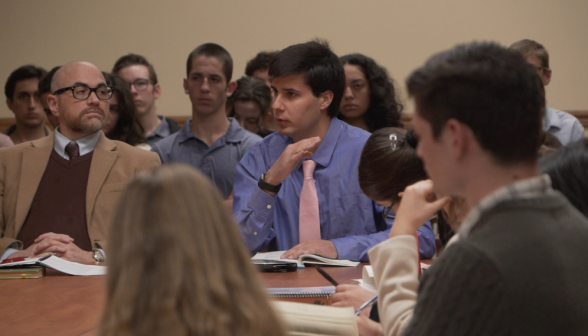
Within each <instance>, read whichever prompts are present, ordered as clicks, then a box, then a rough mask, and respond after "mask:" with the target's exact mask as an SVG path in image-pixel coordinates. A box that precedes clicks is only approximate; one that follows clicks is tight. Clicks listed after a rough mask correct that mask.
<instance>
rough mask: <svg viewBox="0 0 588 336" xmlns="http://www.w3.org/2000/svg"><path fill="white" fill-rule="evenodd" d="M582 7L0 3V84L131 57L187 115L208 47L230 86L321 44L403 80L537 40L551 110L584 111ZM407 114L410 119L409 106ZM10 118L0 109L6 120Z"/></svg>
mask: <svg viewBox="0 0 588 336" xmlns="http://www.w3.org/2000/svg"><path fill="white" fill-rule="evenodd" d="M586 13H588V1H586V0H563V1H553V0H494V1H474V0H470V1H466V0H429V1H424V0H412V1H409V0H403V1H400V0H396V1H393V0H389V1H348V0H297V1H285V0H249V1H198V0H192V1H181V0H168V1H158V0H143V1H138V0H135V1H130V0H116V1H114V0H103V1H66V0H1V1H0V55H1V56H0V57H1V62H0V80H1V81H2V83H4V81H5V80H6V78H7V77H8V75H9V73H10V72H11V71H12V70H14V69H15V68H17V67H18V66H21V65H24V64H27V63H33V64H36V65H40V66H42V67H45V68H46V69H50V68H51V67H53V66H55V65H58V64H63V63H65V62H68V61H72V60H86V61H90V62H93V63H94V64H96V65H97V66H98V67H100V68H101V69H102V70H110V69H111V67H112V64H113V63H114V61H115V60H116V59H117V58H118V57H119V56H121V55H123V54H126V53H128V52H135V53H139V54H142V55H144V56H146V57H147V58H148V59H149V60H150V61H151V62H152V63H153V64H154V66H155V69H156V71H157V73H158V76H159V79H160V83H161V87H162V90H163V93H162V97H161V99H160V100H159V101H158V103H157V105H158V109H159V113H160V114H164V115H189V114H190V104H189V100H188V98H187V97H186V95H185V94H184V92H183V89H182V79H183V78H184V77H185V60H186V57H187V55H188V53H189V52H190V51H191V50H192V49H193V48H194V47H196V46H197V45H199V44H201V43H204V42H216V43H219V44H221V45H222V46H224V47H225V48H227V50H229V52H230V53H231V54H232V56H233V58H234V62H235V70H234V73H233V77H234V78H238V77H240V76H241V75H242V74H243V72H244V67H245V63H246V62H247V60H248V59H249V58H251V57H252V56H254V55H255V53H256V52H258V51H260V50H268V49H281V48H284V47H286V46H288V45H290V44H294V43H299V42H304V41H307V40H309V39H311V38H314V37H322V38H326V39H328V40H329V41H330V42H331V46H332V48H333V50H334V51H335V52H336V53H337V54H339V55H343V54H346V53H350V52H362V53H364V54H366V55H369V56H372V57H373V58H375V59H376V60H377V61H378V62H380V63H381V64H382V65H384V66H386V67H387V68H388V70H389V71H390V73H391V75H392V76H393V77H394V78H395V79H396V80H397V81H398V82H399V83H400V84H401V88H402V89H404V79H405V78H406V77H407V76H408V74H409V73H410V71H411V70H413V69H414V68H415V67H417V66H419V65H421V64H422V63H423V62H424V61H425V59H426V58H427V57H428V56H430V55H431V54H432V53H434V52H437V51H440V50H443V49H447V48H449V47H451V46H453V45H455V44H456V43H460V42H468V41H472V40H493V41H497V42H499V43H502V44H505V45H509V44H510V43H512V42H514V41H516V40H518V39H521V38H531V39H535V40H537V41H539V42H541V43H543V44H544V45H545V46H546V47H547V48H548V50H549V51H550V54H551V67H552V69H553V80H552V82H551V85H550V86H549V87H548V100H549V104H550V105H551V106H553V107H556V108H559V109H567V110H578V109H584V110H586V109H588V94H587V83H588V65H587V64H588V38H587V35H586V34H587V32H588V20H586ZM409 110H411V108H410V107H409ZM11 115H12V114H11V113H10V111H9V110H8V108H7V107H6V105H5V104H1V106H0V118H2V117H10V116H11Z"/></svg>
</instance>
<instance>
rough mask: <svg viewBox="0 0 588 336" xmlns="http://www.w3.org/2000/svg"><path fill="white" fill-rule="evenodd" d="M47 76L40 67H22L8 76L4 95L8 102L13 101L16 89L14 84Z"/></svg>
mask: <svg viewBox="0 0 588 336" xmlns="http://www.w3.org/2000/svg"><path fill="white" fill-rule="evenodd" d="M46 74H47V71H46V70H45V69H43V68H41V67H37V66H34V65H31V64H29V65H23V66H21V67H20V68H18V69H16V70H14V71H13V72H11V73H10V76H8V79H7V80H6V84H5V85H4V95H5V96H6V98H7V99H10V101H12V100H14V90H15V89H16V83H18V82H20V81H23V80H25V79H31V78H38V79H41V78H43V76H45V75H46Z"/></svg>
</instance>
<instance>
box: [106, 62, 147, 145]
mask: <svg viewBox="0 0 588 336" xmlns="http://www.w3.org/2000/svg"><path fill="white" fill-rule="evenodd" d="M102 74H103V75H104V79H105V80H106V84H107V85H110V86H112V87H113V88H114V92H115V93H116V97H117V101H118V121H117V122H116V125H115V126H114V127H113V128H112V130H110V132H108V134H105V135H106V137H107V138H108V139H110V140H119V141H122V142H126V143H128V144H129V145H131V146H136V145H138V144H142V143H146V142H147V139H145V137H144V136H143V133H144V130H143V127H142V126H141V125H140V124H139V122H138V121H137V117H136V116H137V108H136V107H135V103H134V102H133V94H132V93H131V90H130V89H129V85H128V84H127V83H126V82H125V81H124V80H123V79H122V78H120V77H119V76H118V75H117V74H114V73H109V72H104V71H102Z"/></svg>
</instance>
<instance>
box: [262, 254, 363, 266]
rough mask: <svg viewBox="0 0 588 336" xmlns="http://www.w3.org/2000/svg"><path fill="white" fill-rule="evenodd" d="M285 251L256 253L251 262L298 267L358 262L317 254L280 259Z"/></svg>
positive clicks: (355, 264)
mask: <svg viewBox="0 0 588 336" xmlns="http://www.w3.org/2000/svg"><path fill="white" fill-rule="evenodd" d="M284 252H286V251H274V252H258V253H257V254H256V255H254V256H253V258H251V259H252V260H279V261H287V262H291V263H296V264H298V265H299V266H302V265H304V264H315V265H326V266H349V267H353V266H357V265H359V262H357V261H351V260H347V259H331V258H326V257H322V256H320V255H317V254H303V255H301V256H300V257H298V259H281V258H280V256H281V255H282V254H284Z"/></svg>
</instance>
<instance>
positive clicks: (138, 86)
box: [129, 78, 151, 91]
mask: <svg viewBox="0 0 588 336" xmlns="http://www.w3.org/2000/svg"><path fill="white" fill-rule="evenodd" d="M150 82H151V81H150V80H148V79H145V78H137V79H135V81H134V82H132V83H129V89H130V88H131V86H134V87H135V90H137V91H143V90H145V89H146V88H147V86H148V85H149V83H150Z"/></svg>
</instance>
